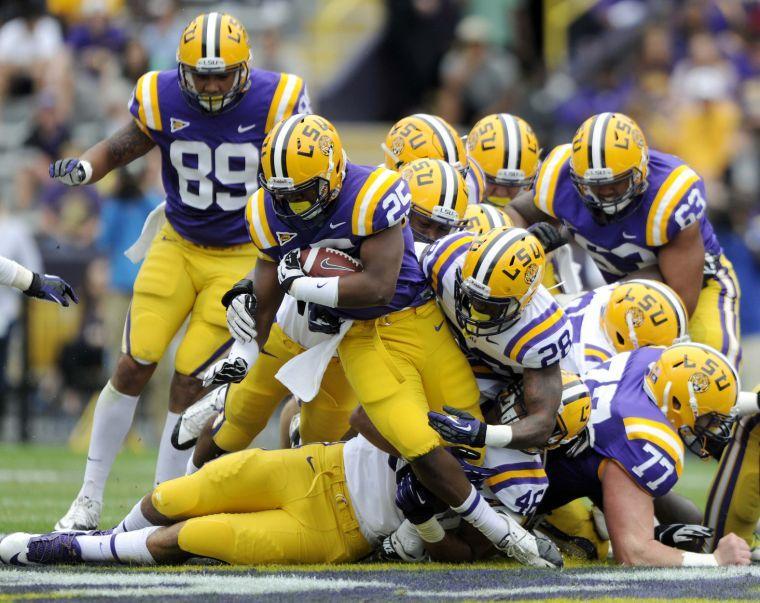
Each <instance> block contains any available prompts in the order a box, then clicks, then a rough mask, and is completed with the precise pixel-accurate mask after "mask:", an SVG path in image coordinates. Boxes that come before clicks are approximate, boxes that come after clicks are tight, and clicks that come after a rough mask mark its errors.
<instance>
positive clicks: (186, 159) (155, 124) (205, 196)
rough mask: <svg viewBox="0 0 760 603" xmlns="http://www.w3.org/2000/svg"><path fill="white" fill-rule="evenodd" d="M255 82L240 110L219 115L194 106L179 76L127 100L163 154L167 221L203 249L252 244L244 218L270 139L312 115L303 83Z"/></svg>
mask: <svg viewBox="0 0 760 603" xmlns="http://www.w3.org/2000/svg"><path fill="white" fill-rule="evenodd" d="M250 77H251V88H250V90H248V92H246V93H245V95H244V96H243V98H242V99H241V100H240V102H239V103H238V104H237V105H235V106H234V107H232V108H231V109H229V110H228V111H225V112H223V113H220V114H217V115H209V114H206V113H203V112H202V111H201V110H200V109H199V108H196V107H194V106H193V105H191V104H190V103H189V102H188V100H187V99H186V98H185V96H184V95H183V93H182V90H181V89H180V85H179V81H178V79H177V71H176V70H172V71H150V72H148V73H146V74H145V75H143V76H142V77H141V78H140V79H139V80H137V85H136V86H135V89H134V91H133V93H132V97H131V98H130V100H129V111H130V112H131V113H132V116H133V117H134V118H135V121H136V122H137V125H138V126H139V127H140V129H141V130H142V131H143V132H145V133H146V134H147V135H148V136H150V138H151V139H152V140H153V141H154V142H155V143H156V145H158V148H159V149H160V150H161V160H162V178H163V183H164V190H165V192H166V218H167V220H168V221H169V223H170V224H171V225H172V227H174V229H175V230H176V231H177V232H178V233H179V234H180V235H182V237H184V238H185V239H187V240H189V241H192V242H193V243H197V244H199V245H208V246H213V247H229V246H232V245H240V244H241V243H246V242H247V241H248V233H247V232H246V228H245V221H244V219H243V212H244V208H245V203H246V200H247V199H248V197H249V196H250V195H251V194H253V193H254V191H255V190H256V189H257V188H258V180H257V178H258V169H259V151H260V150H261V144H262V142H264V137H265V136H266V134H267V132H269V130H270V129H271V128H272V126H274V124H276V123H277V122H278V121H280V120H281V119H283V118H285V117H289V116H290V115H291V114H292V113H293V112H294V111H297V112H299V113H309V112H310V109H309V98H308V95H307V93H306V87H305V85H304V83H303V80H301V78H299V77H297V76H295V75H289V74H286V73H273V72H271V71H264V70H261V69H252V70H251V75H250Z"/></svg>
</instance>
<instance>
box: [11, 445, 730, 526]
mask: <svg viewBox="0 0 760 603" xmlns="http://www.w3.org/2000/svg"><path fill="white" fill-rule="evenodd" d="M154 463H155V453H154V452H153V451H148V452H145V453H142V454H135V453H131V452H128V451H125V452H123V453H122V454H121V455H119V457H118V458H117V460H116V464H115V466H114V469H113V473H112V474H111V478H110V480H109V481H108V486H107V488H106V499H105V505H104V509H103V517H102V521H101V526H102V527H110V526H112V525H114V524H116V522H117V521H119V520H120V519H121V518H122V517H123V516H124V515H125V514H126V512H127V511H129V509H130V508H131V507H132V505H133V504H134V503H135V502H136V501H137V499H138V498H139V497H141V496H142V495H143V494H144V493H146V492H148V490H149V489H150V487H151V484H152V480H153V467H154ZM84 465H85V455H84V454H76V453H73V452H71V451H69V450H68V449H67V448H65V447H60V446H18V445H9V444H0V533H4V532H5V533H7V532H15V531H19V530H22V531H25V532H36V531H42V532H44V531H47V530H50V529H52V527H53V524H54V523H55V522H56V520H57V519H58V518H59V517H60V516H61V515H62V514H63V513H65V512H66V510H67V509H68V506H69V504H70V503H71V501H72V500H73V498H74V496H75V495H76V493H77V491H78V490H79V487H80V485H81V479H82V473H83V471H84ZM716 467H717V463H715V462H712V461H711V462H706V463H703V462H700V461H699V460H696V459H694V460H692V459H689V462H688V463H687V465H686V470H685V471H684V475H683V476H682V477H681V480H680V481H679V483H678V485H677V486H676V490H678V491H679V492H681V493H682V494H684V495H686V496H688V497H689V498H691V499H692V500H693V501H694V502H695V503H696V504H697V506H698V507H700V508H702V507H703V506H704V501H705V498H706V496H707V489H708V488H709V485H710V479H711V477H712V473H713V471H714V470H715V468H716Z"/></svg>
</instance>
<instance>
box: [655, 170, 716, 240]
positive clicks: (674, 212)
mask: <svg viewBox="0 0 760 603" xmlns="http://www.w3.org/2000/svg"><path fill="white" fill-rule="evenodd" d="M697 184H698V186H696V187H695V185H697ZM690 191H695V192H690ZM687 193H688V194H687ZM704 212H705V201H704V184H702V181H701V179H700V177H699V175H698V174H697V173H696V172H695V171H694V170H692V169H691V168H690V167H689V166H688V165H686V164H682V165H679V166H678V167H677V168H675V169H674V170H673V171H672V172H670V174H669V175H668V177H667V178H666V179H665V181H664V182H663V183H662V184H661V185H660V188H659V189H658V190H657V193H656V194H655V197H654V200H653V201H652V205H651V206H650V207H649V214H648V215H647V229H646V233H647V245H651V246H653V247H659V246H661V245H665V243H667V242H668V240H669V237H670V236H672V235H673V234H675V232H678V231H679V230H683V229H684V228H686V227H687V226H690V225H691V224H693V223H694V222H695V221H696V220H698V219H699V218H701V217H702V215H703V214H704Z"/></svg>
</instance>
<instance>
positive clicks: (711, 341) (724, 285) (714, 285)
mask: <svg viewBox="0 0 760 603" xmlns="http://www.w3.org/2000/svg"><path fill="white" fill-rule="evenodd" d="M720 263H721V265H722V269H721V270H720V271H719V272H718V274H716V275H715V276H713V277H710V278H709V279H707V283H706V284H705V286H704V287H702V291H701V292H700V294H699V300H698V302H697V308H696V310H694V314H692V315H691V318H690V319H689V335H691V339H692V340H693V341H696V342H697V343H704V344H707V345H709V346H712V347H713V348H715V349H716V350H720V351H721V352H723V354H725V356H726V357H727V358H728V359H729V360H730V361H731V362H732V363H733V365H734V367H736V369H737V370H739V368H740V366H739V364H740V362H741V357H742V351H741V343H740V339H739V338H740V336H741V334H740V325H739V300H740V297H741V290H740V289H739V280H738V279H737V278H736V273H735V272H734V267H733V266H732V265H731V262H729V261H728V260H727V259H726V257H725V256H721V259H720Z"/></svg>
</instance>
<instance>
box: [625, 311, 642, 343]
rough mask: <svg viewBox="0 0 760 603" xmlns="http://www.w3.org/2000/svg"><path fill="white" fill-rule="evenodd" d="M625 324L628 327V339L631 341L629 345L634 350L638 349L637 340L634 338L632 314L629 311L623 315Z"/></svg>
mask: <svg viewBox="0 0 760 603" xmlns="http://www.w3.org/2000/svg"><path fill="white" fill-rule="evenodd" d="M625 324H626V325H628V337H629V338H630V339H631V344H632V345H633V349H634V350H638V349H639V339H638V337H636V329H635V328H634V326H633V312H631V311H630V310H629V311H628V312H626V313H625Z"/></svg>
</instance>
